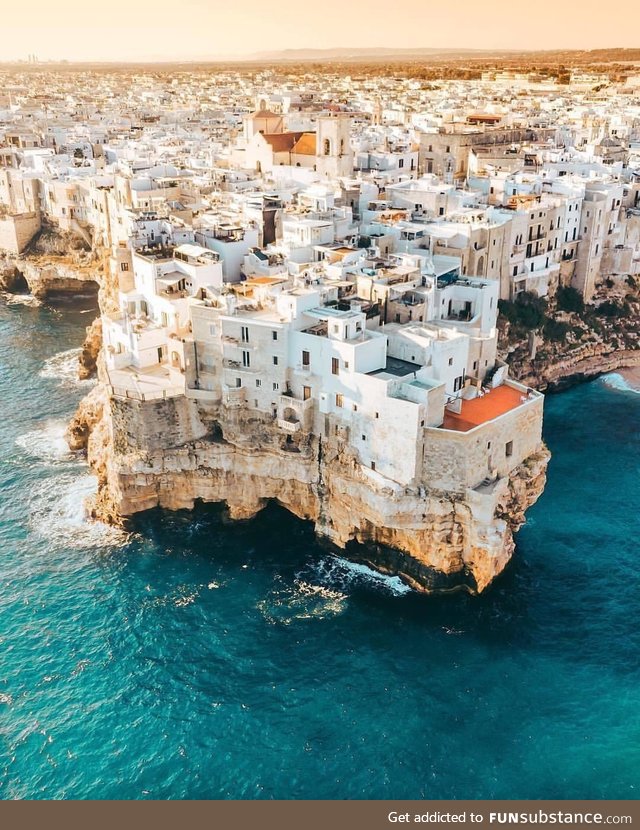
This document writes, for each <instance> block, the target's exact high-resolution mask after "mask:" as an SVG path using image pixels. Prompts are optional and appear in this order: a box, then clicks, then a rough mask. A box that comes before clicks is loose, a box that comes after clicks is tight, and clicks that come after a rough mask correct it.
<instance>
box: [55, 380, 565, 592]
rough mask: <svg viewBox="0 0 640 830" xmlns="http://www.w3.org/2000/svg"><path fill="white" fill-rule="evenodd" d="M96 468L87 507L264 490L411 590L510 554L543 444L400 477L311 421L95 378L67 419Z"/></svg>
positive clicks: (472, 580)
mask: <svg viewBox="0 0 640 830" xmlns="http://www.w3.org/2000/svg"><path fill="white" fill-rule="evenodd" d="M70 437H71V444H72V446H74V447H75V448H81V447H86V449H87V453H88V459H89V463H90V464H91V466H92V468H93V470H94V471H95V473H96V475H97V476H98V482H99V486H98V493H97V496H96V498H95V500H94V503H93V504H92V507H91V510H92V514H93V516H94V517H96V518H99V519H102V520H105V521H108V522H112V523H113V522H121V521H122V520H123V519H124V520H126V518H127V517H130V516H132V515H133V514H135V513H137V512H139V511H143V510H148V509H150V508H153V507H156V506H160V507H163V508H167V509H171V510H178V509H190V508H192V507H193V505H194V503H195V502H196V501H197V500H201V501H203V502H225V503H226V505H227V507H228V511H229V515H230V516H231V517H232V518H235V519H248V518H250V517H252V516H254V515H255V514H256V513H257V512H258V511H259V510H260V509H261V508H262V507H264V505H265V504H266V503H267V502H268V501H269V500H275V501H276V502H278V503H279V504H281V505H282V506H284V507H285V508H286V509H288V510H289V511H291V512H292V513H293V514H295V515H296V516H298V517H300V518H302V519H306V520H309V521H311V522H313V523H314V526H315V529H316V532H317V533H318V535H319V536H320V537H321V538H323V539H326V540H328V541H329V542H330V543H331V544H333V545H335V546H336V547H337V548H339V549H343V550H344V551H345V552H346V554H347V555H348V556H350V557H352V558H354V559H357V560H359V561H362V562H365V563H367V564H369V565H370V566H372V567H373V568H375V569H377V570H379V571H382V572H385V573H390V574H395V575H398V576H400V578H401V579H403V580H404V581H405V582H406V583H407V584H409V585H411V586H412V587H414V588H415V589H417V590H420V591H427V592H428V591H436V590H438V591H442V590H454V589H459V588H463V589H466V590H468V591H470V592H472V593H477V592H481V591H482V590H484V589H485V588H486V587H487V585H489V583H490V582H491V581H492V580H493V579H494V578H495V577H496V576H497V575H498V574H499V573H500V572H501V571H502V570H503V569H504V567H505V566H506V564H507V563H508V561H509V559H510V558H511V556H512V554H513V549H514V542H513V533H514V531H516V530H517V529H518V527H520V525H521V524H522V523H523V521H524V513H525V511H526V509H527V508H528V507H529V506H530V505H531V504H532V503H533V502H534V501H535V500H536V499H537V498H538V496H539V495H540V494H541V492H542V490H543V488H544V484H545V470H546V465H547V461H548V457H549V454H548V452H547V450H546V449H545V448H544V446H543V445H539V447H538V450H537V451H536V452H535V453H533V454H532V455H531V456H530V457H529V458H527V460H526V461H525V462H524V463H523V464H522V465H520V466H519V467H518V468H516V469H515V470H513V471H512V473H511V474H510V475H509V476H507V477H503V478H499V479H497V480H495V481H493V482H489V483H485V484H483V485H482V486H479V487H477V488H475V489H468V488H458V490H457V491H451V490H447V491H445V490H438V489H436V488H433V489H431V488H428V487H422V486H420V487H414V488H412V487H403V486H401V485H398V484H396V483H394V482H391V481H389V480H388V479H384V478H382V477H381V476H380V475H379V474H377V473H375V472H374V471H372V470H369V469H368V468H365V467H363V466H362V465H361V464H360V463H359V462H358V459H357V456H356V454H355V453H354V451H353V450H352V449H351V448H350V447H349V445H348V444H347V443H346V442H345V441H343V440H341V439H339V438H338V437H336V436H334V435H331V436H330V437H327V436H326V435H324V434H319V431H317V430H316V431H314V434H311V433H306V434H303V433H297V434H295V435H293V436H291V435H289V436H287V435H284V434H283V433H282V431H281V430H279V429H278V428H277V426H276V425H275V423H274V422H273V421H272V420H271V419H269V418H268V416H264V417H262V416H260V415H259V414H258V413H255V412H254V413H251V412H250V411H248V410H245V409H229V408H227V407H224V406H222V405H208V404H204V403H203V402H196V401H194V400H191V399H187V398H184V397H176V398H168V399H165V400H158V401H146V402H143V401H139V400H125V399H119V398H111V399H110V398H109V397H108V395H107V393H106V388H105V386H103V385H101V384H100V385H98V386H97V387H96V388H95V389H94V390H93V391H92V393H91V395H90V396H89V397H88V398H87V399H85V401H84V402H83V403H82V404H81V407H80V409H79V410H78V413H77V415H76V417H75V419H74V421H73V423H72V425H71V427H70Z"/></svg>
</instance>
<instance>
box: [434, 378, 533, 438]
mask: <svg viewBox="0 0 640 830" xmlns="http://www.w3.org/2000/svg"><path fill="white" fill-rule="evenodd" d="M523 397H526V393H524V392H522V391H521V390H520V389H514V388H513V387H512V386H498V387H497V388H496V389H492V390H491V391H490V392H485V394H484V395H483V396H482V397H481V398H473V400H470V401H465V400H463V401H462V410H461V412H460V414H459V415H458V414H457V413H455V412H450V411H449V410H448V409H445V412H444V423H443V424H442V426H443V427H444V429H455V430H457V431H458V432H468V431H469V430H470V429H473V428H474V427H477V426H479V425H480V424H484V423H486V422H487V421H491V420H493V418H497V417H498V415H504V413H505V412H509V411H510V410H512V409H515V408H516V407H518V406H520V404H521V403H523V401H522V398H523Z"/></svg>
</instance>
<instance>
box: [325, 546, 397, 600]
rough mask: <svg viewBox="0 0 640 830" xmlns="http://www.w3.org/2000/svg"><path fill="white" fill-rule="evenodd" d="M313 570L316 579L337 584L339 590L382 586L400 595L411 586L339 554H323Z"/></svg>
mask: <svg viewBox="0 0 640 830" xmlns="http://www.w3.org/2000/svg"><path fill="white" fill-rule="evenodd" d="M313 571H314V573H315V575H316V578H317V579H318V581H321V582H324V583H325V584H327V585H330V586H337V587H338V588H340V589H341V590H349V588H352V587H355V586H358V585H360V586H366V587H375V588H382V589H383V590H384V591H389V592H390V593H392V594H396V595H398V596H401V595H402V594H407V593H411V588H409V586H408V585H405V584H404V582H403V581H402V580H401V579H400V578H399V577H397V576H387V575H386V574H382V573H379V572H378V571H374V570H373V568H369V567H368V566H367V565H363V564H361V563H359V562H351V561H350V560H349V559H343V558H342V557H341V556H332V555H330V556H324V557H322V558H321V559H320V560H319V562H318V563H317V564H316V565H315V566H314V568H313Z"/></svg>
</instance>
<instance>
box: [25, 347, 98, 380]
mask: <svg viewBox="0 0 640 830" xmlns="http://www.w3.org/2000/svg"><path fill="white" fill-rule="evenodd" d="M81 353H82V349H67V350H66V351H64V352H58V354H54V355H53V356H52V357H50V358H48V359H47V360H46V361H45V363H44V366H43V367H42V369H41V370H40V372H39V373H38V374H39V376H40V377H41V378H52V379H53V380H57V381H60V384H61V386H81V387H83V386H87V387H88V386H93V384H94V383H95V381H94V380H80V378H79V377H78V365H79V364H78V358H79V357H80V354H81Z"/></svg>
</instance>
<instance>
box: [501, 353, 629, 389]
mask: <svg viewBox="0 0 640 830" xmlns="http://www.w3.org/2000/svg"><path fill="white" fill-rule="evenodd" d="M636 366H640V349H619V348H615V347H612V346H611V344H609V343H588V344H585V345H584V346H579V347H578V348H574V349H571V350H566V351H565V352H564V353H563V354H561V355H556V356H554V357H553V358H551V357H547V358H542V359H538V360H536V361H530V360H524V361H522V362H521V363H520V362H516V363H515V364H514V365H513V366H512V368H511V372H512V374H514V375H515V376H516V377H517V379H518V380H519V381H520V382H521V383H524V384H526V385H527V386H532V387H534V388H535V389H541V390H545V391H550V392H559V391H561V390H563V389H567V388H568V387H570V386H574V385H575V384H576V383H581V382H583V381H586V380H590V379H591V378H595V377H598V375H602V374H605V373H607V372H615V371H617V370H618V369H630V368H633V367H636Z"/></svg>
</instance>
